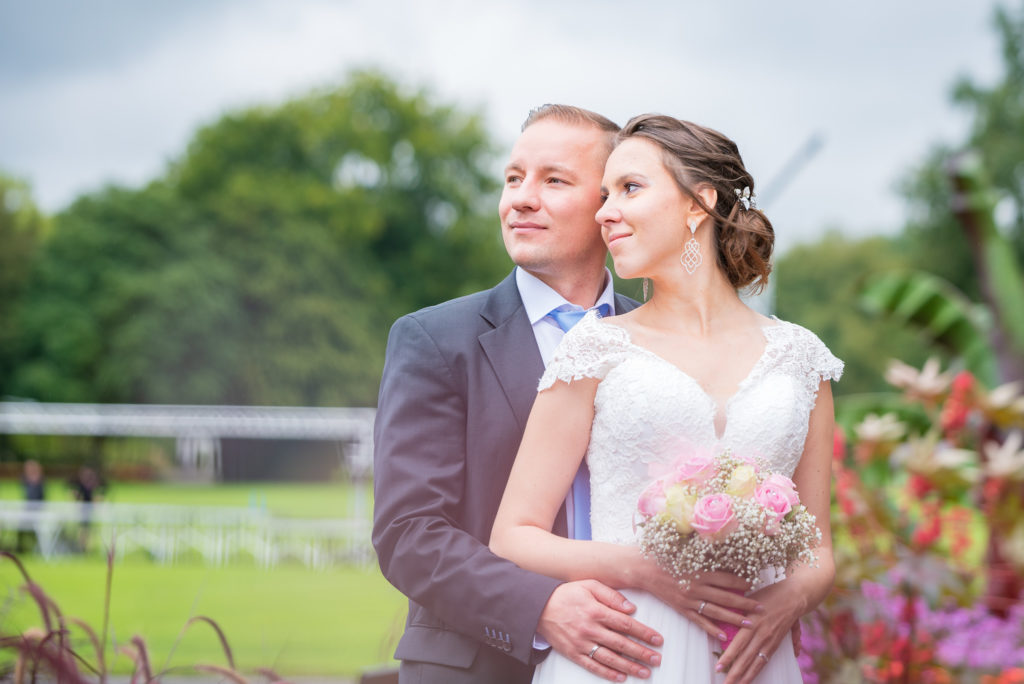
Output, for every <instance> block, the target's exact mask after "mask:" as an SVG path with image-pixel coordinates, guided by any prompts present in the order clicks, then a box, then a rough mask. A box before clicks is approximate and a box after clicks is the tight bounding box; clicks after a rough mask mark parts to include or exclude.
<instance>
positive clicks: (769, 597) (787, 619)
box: [719, 380, 836, 684]
mask: <svg viewBox="0 0 1024 684" xmlns="http://www.w3.org/2000/svg"><path fill="white" fill-rule="evenodd" d="M834 425H835V414H834V409H833V403H832V386H831V384H830V383H829V381H828V380H825V381H823V382H822V383H821V385H820V386H819V388H818V398H817V401H816V402H815V405H814V409H813V410H812V411H811V417H810V422H809V424H808V427H807V439H806V441H805V442H804V453H803V455H802V456H801V458H800V464H799V465H798V466H797V469H796V472H794V473H793V482H794V483H795V484H796V486H797V491H798V492H799V493H800V501H801V503H803V504H804V505H805V506H806V507H807V510H808V511H810V512H811V513H812V514H813V515H814V517H815V519H816V520H817V523H818V529H820V530H821V545H820V546H819V547H818V549H817V557H818V562H817V565H816V566H810V565H806V564H801V565H799V566H797V567H796V568H795V569H794V570H792V571H791V572H790V573H788V575H787V577H786V579H784V580H782V581H781V582H777V583H775V584H772V585H770V586H768V587H765V588H764V589H761V590H759V591H758V592H756V593H755V594H754V597H756V598H757V599H758V600H759V601H760V602H761V604H762V605H763V606H764V607H765V612H764V614H763V615H762V616H760V617H758V618H756V620H755V624H754V626H753V628H751V629H741V630H740V632H739V634H738V635H737V636H736V638H735V639H734V640H733V643H732V644H731V645H730V646H729V648H728V649H726V652H725V654H724V655H723V656H722V658H721V659H720V660H719V665H720V666H721V668H722V669H723V670H727V671H728V672H729V676H728V677H727V678H726V680H725V684H747V683H748V682H751V681H753V679H754V677H755V676H756V675H757V673H758V672H760V671H761V668H763V667H764V665H765V662H766V661H765V660H764V659H763V658H761V657H759V656H758V654H759V653H764V654H765V655H767V656H771V655H772V654H773V653H775V651H776V649H780V648H792V642H791V641H790V639H789V638H788V637H789V635H790V633H791V629H792V627H793V625H794V623H796V621H797V620H799V619H800V617H801V616H802V615H804V614H805V613H807V612H810V611H811V610H813V609H814V608H815V606H817V605H818V603H820V602H821V600H822V599H824V598H825V596H826V595H827V594H828V592H829V589H831V588H832V581H833V579H834V578H835V572H836V570H835V560H834V559H833V556H832V528H831V525H830V523H829V513H830V510H829V509H830V499H831V493H832V449H833V441H832V432H833V428H834Z"/></svg>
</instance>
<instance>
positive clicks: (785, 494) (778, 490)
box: [754, 473, 799, 536]
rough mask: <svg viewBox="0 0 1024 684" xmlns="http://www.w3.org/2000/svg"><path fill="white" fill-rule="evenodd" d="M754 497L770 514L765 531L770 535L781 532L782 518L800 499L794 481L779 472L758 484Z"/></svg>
mask: <svg viewBox="0 0 1024 684" xmlns="http://www.w3.org/2000/svg"><path fill="white" fill-rule="evenodd" d="M754 499H755V500H756V501H757V503H758V504H760V505H761V506H762V507H763V508H764V510H765V513H767V515H768V518H767V520H766V521H765V529H764V531H765V534H767V535H769V536H771V535H775V534H778V533H779V529H780V525H781V521H782V519H783V518H784V517H786V514H788V513H789V512H790V511H791V510H793V506H794V505H796V504H797V502H798V501H799V498H798V497H797V495H796V486H795V485H794V484H793V481H792V480H790V479H789V478H788V477H786V476H785V475H779V474H777V473H776V474H773V475H770V476H769V477H768V478H766V479H765V481H764V482H762V483H761V484H760V485H759V486H758V488H757V491H755V492H754Z"/></svg>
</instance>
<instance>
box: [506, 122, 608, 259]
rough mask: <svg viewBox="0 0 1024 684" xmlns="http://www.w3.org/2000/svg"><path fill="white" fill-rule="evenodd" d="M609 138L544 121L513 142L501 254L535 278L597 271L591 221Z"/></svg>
mask: <svg viewBox="0 0 1024 684" xmlns="http://www.w3.org/2000/svg"><path fill="white" fill-rule="evenodd" d="M609 143H610V141H609V136H608V133H606V132H604V131H602V130H600V129H599V128H597V127H596V126H592V125H589V124H586V125H575V124H567V123H563V122H561V121H557V120H554V119H542V120H540V121H538V122H536V123H534V124H532V125H531V126H529V127H527V129H526V130H525V131H523V133H522V135H520V136H519V140H517V141H516V144H515V146H514V147H513V148H512V154H511V157H510V159H509V163H508V165H507V166H506V167H505V185H504V189H503V190H502V193H501V201H500V202H499V203H498V214H499V216H500V217H501V234H502V237H503V239H504V241H505V249H507V250H508V253H509V256H511V257H512V260H513V261H514V262H516V264H518V265H519V266H521V267H523V268H525V269H526V270H527V271H529V272H531V273H533V274H534V275H536V276H538V277H542V278H543V277H544V276H545V275H552V276H558V275H565V272H566V271H575V270H577V269H600V268H602V267H603V265H604V262H605V255H606V254H607V252H606V249H605V245H604V241H603V240H602V239H601V230H600V227H599V226H598V224H597V221H596V220H595V219H594V215H595V214H596V213H597V210H598V209H600V208H601V175H602V173H603V171H604V163H605V161H606V160H607V158H608V153H609V151H610V144H609Z"/></svg>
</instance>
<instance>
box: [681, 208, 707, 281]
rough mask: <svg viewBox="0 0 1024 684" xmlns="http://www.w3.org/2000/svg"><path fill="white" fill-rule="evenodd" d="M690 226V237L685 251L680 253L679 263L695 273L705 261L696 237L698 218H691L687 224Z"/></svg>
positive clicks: (688, 271)
mask: <svg viewBox="0 0 1024 684" xmlns="http://www.w3.org/2000/svg"><path fill="white" fill-rule="evenodd" d="M687 225H688V226H689V228H690V239H689V240H687V241H686V244H685V245H683V253H682V254H680V255H679V263H680V264H682V265H683V268H685V269H686V272H687V273H689V274H690V275H693V272H694V271H696V270H697V267H698V266H700V265H701V262H703V261H704V259H703V257H701V255H700V243H699V242H697V238H696V237H695V236H696V234H697V219H690V222H689V223H688V224H687Z"/></svg>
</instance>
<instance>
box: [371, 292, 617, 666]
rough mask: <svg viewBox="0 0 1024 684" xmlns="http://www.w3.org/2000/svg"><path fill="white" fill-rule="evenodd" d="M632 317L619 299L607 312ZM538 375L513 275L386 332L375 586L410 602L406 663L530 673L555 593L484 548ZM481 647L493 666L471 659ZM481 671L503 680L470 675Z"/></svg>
mask: <svg viewBox="0 0 1024 684" xmlns="http://www.w3.org/2000/svg"><path fill="white" fill-rule="evenodd" d="M635 306H636V302H633V301H632V300H630V299H628V298H626V297H621V296H618V295H616V310H617V312H620V313H621V312H624V311H628V310H630V309H632V308H634V307H635ZM542 373H543V362H542V361H541V356H540V352H539V351H538V349H537V342H536V339H535V337H534V334H533V329H532V328H531V326H530V322H529V320H528V319H527V316H526V312H525V310H524V308H523V304H522V300H521V299H520V297H519V290H518V288H517V287H516V283H515V278H514V274H513V275H510V276H509V277H507V278H505V279H504V280H503V281H502V282H501V283H499V284H498V285H497V286H496V287H494V288H493V289H491V290H486V291H484V292H478V293H476V294H472V295H469V296H467V297H462V298H459V299H455V300H452V301H450V302H446V303H444V304H440V305H438V306H434V307H430V308H427V309H423V310H421V311H417V312H415V313H412V314H409V315H407V316H403V317H402V318H400V319H399V320H398V321H397V322H396V323H395V324H394V326H393V327H392V329H391V333H390V335H389V337H388V346H387V356H386V361H385V364H384V374H383V378H382V380H381V387H380V397H379V402H378V407H377V419H376V423H375V425H374V527H373V544H374V547H375V548H376V550H377V556H378V559H379V562H380V567H381V570H382V571H383V573H384V576H385V577H387V579H388V580H389V581H390V582H391V583H392V584H394V585H395V586H396V587H397V588H398V589H399V590H400V591H401V592H402V593H403V594H405V595H406V596H408V597H409V615H408V618H407V621H406V629H405V634H404V635H403V636H402V638H401V640H400V642H399V644H398V648H397V650H396V652H395V657H396V658H399V659H401V660H403V661H404V662H406V663H408V662H410V661H415V662H417V663H421V664H422V663H435V664H437V665H439V666H444V667H446V668H455V670H456V671H457V670H460V669H467V672H468V671H469V669H472V670H473V671H474V672H475V674H473V675H472V677H470V678H466V679H463V680H462V681H467V682H471V681H476V682H490V681H495V682H497V681H518V680H520V679H522V680H524V681H528V679H529V672H530V668H529V667H527V666H528V665H532V664H534V663H535V662H536V661H537V660H538V656H539V654H538V652H537V651H535V650H534V649H533V647H532V642H533V637H534V633H535V631H536V628H537V622H538V620H539V619H540V614H541V611H542V610H543V608H544V605H545V604H546V603H547V600H548V598H549V597H550V595H551V592H552V591H554V589H555V587H556V586H558V584H559V583H560V582H559V581H558V580H554V579H551V578H549V577H545V576H543V575H538V574H536V573H533V572H529V571H526V570H523V569H521V568H519V567H518V566H516V565H515V564H514V563H512V562H510V561H507V560H505V559H502V558H499V557H497V556H495V555H494V554H493V553H491V552H490V550H489V549H488V548H487V540H488V538H489V536H490V532H491V525H492V524H493V523H494V516H495V514H496V513H497V509H498V504H499V503H500V501H501V496H502V493H503V492H504V489H505V483H506V481H507V480H508V475H509V472H510V470H511V468H512V462H513V460H514V459H515V455H516V451H517V450H518V448H519V442H520V440H521V438H522V434H523V429H524V428H525V426H526V419H527V417H528V415H529V413H530V408H531V407H532V405H533V400H534V397H535V396H536V394H537V382H538V380H539V379H540V376H541V374H542ZM564 527H565V523H564V517H563V518H562V519H560V521H559V523H558V524H556V530H558V529H559V528H561V531H562V532H563V533H564ZM485 644H486V645H487V646H490V647H493V648H494V649H497V652H494V651H490V650H489V649H485V651H486V653H485V654H484V657H483V658H478V657H477V656H478V653H479V652H480V649H481V646H483V645H485ZM498 653H503V654H507V656H505V655H501V656H498ZM496 656H498V657H496ZM512 659H515V660H516V661H519V663H516V662H514V661H513V660H512ZM485 660H486V661H490V662H492V663H494V665H493V667H494V668H498V669H500V670H501V671H500V672H498V671H495V672H494V673H492V674H487V672H481V671H480V667H481V662H482V661H485ZM475 661H477V662H476V665H474V662H475ZM471 666H472V667H471ZM487 667H491V666H487ZM510 669H511V670H513V671H514V670H517V669H518V670H521V672H522V675H516V676H515V677H512V678H510V676H509V671H510ZM446 671H447V672H448V674H446V676H445V678H446V680H448V681H456V680H457V678H456V677H455V676H454V675H453V674H452V673H451V670H446Z"/></svg>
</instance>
